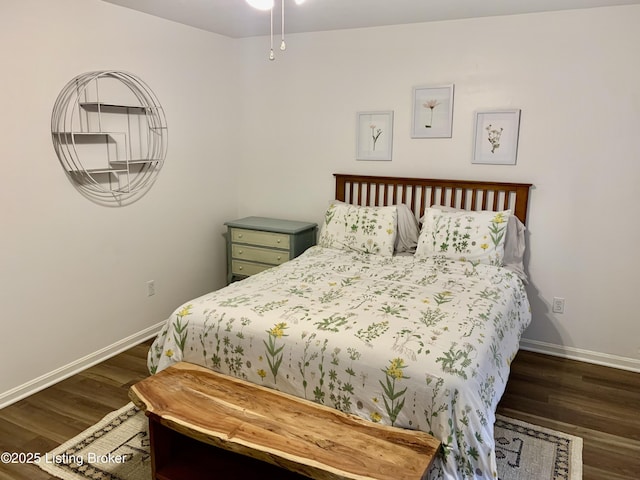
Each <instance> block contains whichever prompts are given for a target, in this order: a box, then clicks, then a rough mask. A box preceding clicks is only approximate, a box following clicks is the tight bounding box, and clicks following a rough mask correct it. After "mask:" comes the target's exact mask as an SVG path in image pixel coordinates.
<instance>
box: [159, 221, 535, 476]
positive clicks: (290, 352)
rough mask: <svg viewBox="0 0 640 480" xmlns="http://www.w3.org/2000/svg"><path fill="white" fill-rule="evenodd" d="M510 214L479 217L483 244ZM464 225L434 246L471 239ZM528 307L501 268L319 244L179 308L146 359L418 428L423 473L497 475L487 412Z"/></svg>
mask: <svg viewBox="0 0 640 480" xmlns="http://www.w3.org/2000/svg"><path fill="white" fill-rule="evenodd" d="M360 213H361V215H360V217H358V218H360V219H361V218H362V212H360ZM367 216H368V215H367ZM328 218H329V220H328V221H329V222H330V223H335V222H338V223H339V224H341V225H343V224H344V221H345V218H344V217H342V216H341V215H339V214H337V213H336V214H332V213H330V214H329V215H328ZM507 219H508V215H507V214H506V213H504V212H498V213H493V212H492V213H491V214H490V216H489V217H487V219H486V222H485V224H484V225H485V226H486V228H485V230H484V231H483V233H482V236H481V238H483V241H484V242H486V243H487V245H490V246H491V245H493V244H494V243H496V242H497V243H499V242H501V241H502V240H503V236H504V228H505V226H506V220H507ZM347 225H348V226H352V225H353V226H354V228H355V229H357V230H360V229H361V228H362V227H363V225H362V224H361V223H360V222H359V221H358V222H351V221H349V222H347ZM366 225H369V223H368V222H365V226H366ZM466 225H467V224H466V221H465V220H464V219H462V220H461V222H460V224H459V226H458V227H456V229H457V230H458V233H455V234H454V231H453V230H451V231H450V232H449V237H448V240H445V239H444V237H443V239H441V240H439V241H438V242H437V243H436V246H438V247H439V246H440V245H441V244H442V243H447V245H448V247H447V248H448V249H449V250H451V251H455V250H456V249H458V250H465V249H467V248H470V246H471V243H472V242H473V241H475V240H474V239H475V238H476V232H475V230H473V231H472V232H471V234H470V238H464V234H463V232H464V231H465V226H466ZM376 228H377V227H376ZM485 235H486V238H484V236H485ZM464 242H467V243H468V245H467V246H465V245H464ZM530 318H531V314H530V311H529V304H528V301H527V297H526V292H525V290H524V286H523V284H522V282H521V281H520V280H519V279H518V278H517V277H516V276H515V275H513V274H512V273H511V272H509V271H508V270H505V269H502V268H500V267H497V266H492V265H489V264H481V263H474V264H471V263H470V262H465V261H459V260H452V259H447V258H445V257H444V256H442V255H437V256H428V257H423V258H420V257H416V256H394V257H383V256H380V255H371V254H366V253H361V252H356V251H353V250H345V249H336V248H326V247H320V246H316V247H312V248H310V249H309V250H307V251H306V252H305V253H304V254H302V255H301V256H299V257H298V258H296V259H294V260H292V261H290V262H287V263H285V264H283V265H281V266H279V267H275V268H272V269H269V270H266V271H264V272H262V273H260V274H258V275H254V276H251V277H249V278H247V279H245V280H243V281H241V282H236V283H233V284H231V285H230V286H228V287H226V288H224V289H222V290H219V291H216V292H212V293H210V294H208V295H205V296H203V297H200V298H198V299H195V300H192V301H191V302H189V303H187V304H185V305H184V306H181V307H180V308H178V309H177V310H176V312H175V313H174V314H173V315H172V316H171V317H170V318H169V320H168V321H167V324H166V325H165V326H164V328H163V330H162V331H161V332H160V334H159V335H158V337H157V339H156V341H155V342H154V344H153V345H152V347H151V349H150V350H149V358H148V365H149V369H150V371H152V372H157V371H161V370H163V369H164V368H166V367H168V366H169V365H172V364H174V363H176V362H179V361H187V362H192V363H197V364H200V365H204V366H206V367H208V368H211V369H213V370H216V371H219V372H222V373H224V374H227V375H232V376H234V377H239V378H243V379H245V380H247V381H250V382H253V383H257V384H263V385H264V386H266V387H270V388H275V389H278V390H281V391H283V392H286V393H290V394H293V395H296V396H298V397H302V398H306V399H309V400H311V401H314V402H317V403H319V404H322V405H326V406H329V407H333V408H336V409H338V410H341V411H344V412H348V413H351V414H355V415H358V416H360V417H362V418H366V419H369V420H371V421H373V422H378V423H381V424H386V425H394V426H396V427H400V428H411V429H418V430H422V431H425V432H428V433H429V434H431V435H433V436H435V437H436V438H438V439H439V440H440V441H441V442H442V447H441V451H440V455H439V456H438V458H436V460H435V462H434V465H433V468H432V470H431V471H430V474H429V477H428V478H430V479H440V478H442V479H447V480H453V479H459V478H469V479H472V478H474V479H475V478H493V472H495V471H496V466H495V452H494V445H495V442H494V439H493V422H494V420H495V417H494V412H495V408H496V406H497V402H498V400H499V398H500V395H501V392H502V391H503V390H504V386H505V384H506V380H507V378H508V372H509V363H510V361H511V360H512V359H513V357H514V355H515V353H516V352H517V350H518V341H519V338H520V335H521V333H522V332H523V330H524V328H526V326H527V325H528V323H529V321H530Z"/></svg>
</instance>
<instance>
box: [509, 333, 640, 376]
mask: <svg viewBox="0 0 640 480" xmlns="http://www.w3.org/2000/svg"><path fill="white" fill-rule="evenodd" d="M520 348H521V349H522V350H527V351H530V352H536V353H544V354H546V355H553V356H555V357H563V358H568V359H570V360H579V361H581V362H586V363H593V364H595V365H603V366H605V367H612V368H619V369H621V370H629V371H631V372H637V373H640V360H638V359H635V358H627V357H620V356H617V355H610V354H608V353H599V352H592V351H590V350H583V349H581V348H574V347H565V346H562V345H554V344H552V343H546V342H539V341H537V340H527V339H526V338H523V339H521V340H520Z"/></svg>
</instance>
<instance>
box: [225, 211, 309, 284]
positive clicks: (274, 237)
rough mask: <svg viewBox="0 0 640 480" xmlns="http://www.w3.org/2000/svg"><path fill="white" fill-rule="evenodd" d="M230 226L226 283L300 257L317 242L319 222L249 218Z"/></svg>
mask: <svg viewBox="0 0 640 480" xmlns="http://www.w3.org/2000/svg"><path fill="white" fill-rule="evenodd" d="M225 225H226V226H227V229H228V231H227V283H231V282H232V281H234V280H239V279H242V278H246V277H248V276H250V275H255V274H256V273H259V272H261V271H263V270H266V269H267V268H271V267H274V266H276V265H280V264H281V263H284V262H286V261H288V260H291V259H292V258H295V257H297V256H298V255H300V254H301V253H302V252H304V251H305V250H306V249H307V248H309V247H311V246H313V245H315V244H316V231H317V228H318V225H317V224H315V223H308V222H296V221H293V220H281V219H277V218H265V217H246V218H241V219H239V220H234V221H232V222H225Z"/></svg>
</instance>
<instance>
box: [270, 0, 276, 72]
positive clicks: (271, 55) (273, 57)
mask: <svg viewBox="0 0 640 480" xmlns="http://www.w3.org/2000/svg"><path fill="white" fill-rule="evenodd" d="M275 58H276V56H275V54H274V53H273V7H271V49H270V50H269V60H275Z"/></svg>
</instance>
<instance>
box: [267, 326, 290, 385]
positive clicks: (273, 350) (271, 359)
mask: <svg viewBox="0 0 640 480" xmlns="http://www.w3.org/2000/svg"><path fill="white" fill-rule="evenodd" d="M286 329H287V324H286V323H278V324H277V325H274V327H273V328H271V329H270V330H267V333H268V334H269V338H268V339H267V341H264V340H263V343H264V346H265V347H266V355H267V363H268V364H269V370H271V374H272V375H273V383H277V382H278V370H279V369H280V364H281V363H282V350H283V349H284V343H283V344H282V345H280V346H279V347H278V346H277V345H276V342H277V341H278V339H280V338H282V337H286V335H285V333H284V331H285V330H286Z"/></svg>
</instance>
